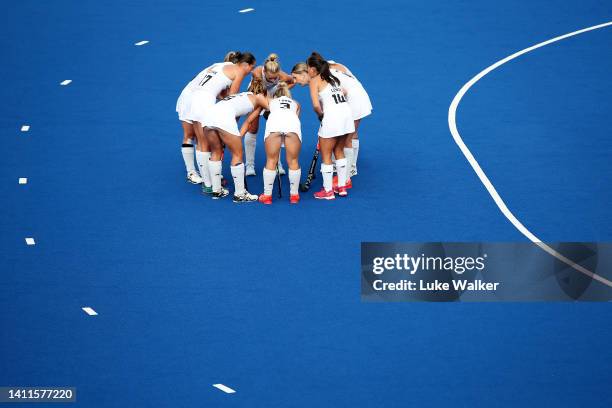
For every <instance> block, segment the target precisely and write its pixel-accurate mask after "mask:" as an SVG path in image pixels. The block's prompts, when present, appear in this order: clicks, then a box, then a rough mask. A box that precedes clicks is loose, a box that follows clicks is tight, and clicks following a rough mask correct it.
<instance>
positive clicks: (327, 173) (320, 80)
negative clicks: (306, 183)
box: [306, 53, 355, 200]
mask: <svg viewBox="0 0 612 408" xmlns="http://www.w3.org/2000/svg"><path fill="white" fill-rule="evenodd" d="M306 63H307V65H308V76H309V78H310V80H309V86H310V97H311V100H312V106H313V108H314V110H315V112H316V114H317V116H318V117H319V119H320V120H321V126H320V128H319V146H320V148H321V157H322V159H321V160H322V163H321V173H322V175H323V188H322V189H321V191H319V192H317V193H315V195H314V196H315V198H318V199H324V200H333V199H334V198H336V197H335V194H334V188H333V186H332V178H333V168H334V167H333V164H332V152H333V153H334V155H335V156H336V171H337V173H338V187H337V190H336V192H337V193H338V195H339V196H341V197H345V196H347V195H348V192H347V190H346V180H347V171H348V169H347V161H346V158H345V157H344V145H345V143H346V138H347V137H348V135H349V134H351V133H353V132H354V131H355V125H354V123H353V117H352V114H351V109H350V108H349V106H348V103H346V96H345V90H344V89H342V88H341V87H340V81H339V80H338V78H337V77H335V76H334V75H333V74H332V73H331V71H330V69H329V64H328V63H327V61H325V60H322V59H320V58H318V54H316V53H313V54H312V55H311V56H310V57H309V58H308V60H307V61H306Z"/></svg>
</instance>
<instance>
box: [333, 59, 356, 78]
mask: <svg viewBox="0 0 612 408" xmlns="http://www.w3.org/2000/svg"><path fill="white" fill-rule="evenodd" d="M327 63H328V64H329V65H334V64H337V65H342V64H340V63H339V62H336V61H331V60H329V61H327ZM344 68H345V69H346V73H347V74H349V75H350V76H351V77H353V78H355V79H357V77H356V76H355V75H354V74H353V73H352V72H351V70H350V69H348V67H346V66H344ZM331 69H333V68H331Z"/></svg>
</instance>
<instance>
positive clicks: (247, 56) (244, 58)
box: [232, 51, 255, 65]
mask: <svg viewBox="0 0 612 408" xmlns="http://www.w3.org/2000/svg"><path fill="white" fill-rule="evenodd" d="M234 61H235V62H234ZM232 62H234V64H240V63H243V62H246V63H247V64H249V65H255V57H254V56H253V54H251V53H250V52H240V51H236V53H235V54H234V55H233V61H232Z"/></svg>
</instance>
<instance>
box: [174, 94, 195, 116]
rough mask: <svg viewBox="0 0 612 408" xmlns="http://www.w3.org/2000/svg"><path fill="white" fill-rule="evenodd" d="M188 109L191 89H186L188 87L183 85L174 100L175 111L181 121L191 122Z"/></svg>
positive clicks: (189, 107) (189, 108)
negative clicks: (179, 93) (183, 87)
mask: <svg viewBox="0 0 612 408" xmlns="http://www.w3.org/2000/svg"><path fill="white" fill-rule="evenodd" d="M190 110H191V90H190V89H188V87H185V89H183V91H182V92H181V95H180V96H179V98H178V100H177V101H176V112H177V113H178V117H179V120H180V121H182V122H187V123H193V121H192V120H191V119H189V112H190Z"/></svg>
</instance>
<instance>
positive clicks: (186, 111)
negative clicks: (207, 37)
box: [176, 62, 231, 123]
mask: <svg viewBox="0 0 612 408" xmlns="http://www.w3.org/2000/svg"><path fill="white" fill-rule="evenodd" d="M229 64H231V62H220V63H217V64H213V65H211V66H209V67H206V68H204V69H203V70H202V71H200V73H199V74H198V75H196V76H195V78H193V79H192V80H191V81H189V83H188V84H187V86H185V88H183V91H182V92H181V95H180V96H179V98H178V100H177V101H176V111H177V113H178V116H179V120H181V121H183V122H187V123H193V119H192V117H191V116H192V115H191V101H192V96H193V91H194V90H195V89H196V88H197V87H198V86H199V84H200V83H201V82H202V81H203V80H204V78H205V77H206V75H208V74H209V72H210V71H211V70H213V68H215V69H219V67H221V69H222V67H223V66H225V65H229ZM224 76H225V75H224ZM230 84H231V82H230ZM215 98H216V95H215Z"/></svg>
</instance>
